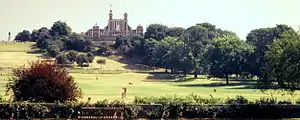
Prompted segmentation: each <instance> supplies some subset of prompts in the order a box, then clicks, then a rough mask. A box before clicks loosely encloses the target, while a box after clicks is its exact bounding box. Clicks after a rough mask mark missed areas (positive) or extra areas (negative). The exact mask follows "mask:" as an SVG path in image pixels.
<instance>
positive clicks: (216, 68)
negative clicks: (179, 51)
mask: <svg viewBox="0 0 300 120" xmlns="http://www.w3.org/2000/svg"><path fill="white" fill-rule="evenodd" d="M252 52H253V47H252V46H251V45H249V44H248V43H246V42H245V41H242V40H240V39H239V38H238V37H237V36H224V37H220V38H217V39H214V40H213V42H212V47H211V48H210V49H209V52H207V58H208V61H209V64H210V72H209V74H210V75H213V76H217V77H223V78H226V83H227V84H228V83H229V81H228V76H229V75H231V74H240V73H242V72H244V71H243V70H244V69H243V68H242V67H243V66H244V65H243V64H244V63H245V62H246V60H247V58H246V57H245V56H246V55H249V54H251V53H252Z"/></svg>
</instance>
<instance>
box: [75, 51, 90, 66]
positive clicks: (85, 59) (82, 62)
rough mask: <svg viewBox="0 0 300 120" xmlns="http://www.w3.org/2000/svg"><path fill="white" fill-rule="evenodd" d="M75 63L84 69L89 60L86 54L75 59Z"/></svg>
mask: <svg viewBox="0 0 300 120" xmlns="http://www.w3.org/2000/svg"><path fill="white" fill-rule="evenodd" d="M76 63H77V64H78V65H79V66H81V67H84V66H86V64H88V63H89V58H88V56H87V55H86V54H80V55H78V56H77V57H76Z"/></svg>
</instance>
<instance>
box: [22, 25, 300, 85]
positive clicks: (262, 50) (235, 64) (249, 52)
mask: <svg viewBox="0 0 300 120" xmlns="http://www.w3.org/2000/svg"><path fill="white" fill-rule="evenodd" d="M299 39H300V38H299V32H297V31H295V30H294V29H293V28H292V27H290V26H288V25H284V24H278V25H276V26H275V27H268V28H258V29H254V30H251V31H250V32H249V33H248V35H247V36H246V40H242V39H240V38H239V37H238V36H237V35H236V33H234V32H232V31H228V30H222V29H220V28H217V27H216V26H215V25H213V24H211V23H198V24H196V25H194V26H191V27H188V28H186V29H185V28H182V27H172V28H169V27H167V26H165V25H162V24H151V25H149V26H148V27H147V28H146V32H145V34H144V36H137V35H129V36H118V37H117V39H116V42H115V44H114V46H109V45H108V44H102V45H101V46H99V48H96V49H95V46H94V44H93V41H92V40H90V39H89V38H86V37H85V36H84V35H82V34H78V33H74V32H73V33H72V32H71V28H70V27H69V26H68V25H67V24H66V23H64V22H61V21H57V22H55V23H54V24H53V26H52V27H51V29H48V28H45V27H43V28H40V29H38V30H33V31H32V33H31V34H30V32H29V31H26V30H24V31H22V32H20V33H19V34H18V35H17V36H16V40H19V41H34V42H36V45H37V47H38V48H40V49H42V50H45V51H48V53H49V54H50V55H51V56H52V57H57V56H60V55H61V54H60V51H64V50H75V51H80V52H93V53H96V54H97V55H112V54H113V51H114V50H116V51H117V53H119V54H123V55H125V56H128V57H140V58H143V63H144V64H146V65H150V66H154V67H160V68H165V69H166V71H170V72H171V73H173V74H178V75H184V76H185V75H187V74H190V73H193V75H194V77H195V78H197V77H198V74H208V75H209V76H211V77H221V78H225V79H226V83H227V84H228V83H229V76H231V75H236V76H242V77H245V78H253V77H254V76H256V77H258V79H259V81H260V82H259V83H261V84H260V85H261V87H264V88H287V89H291V90H295V89H298V88H299V82H300V79H299V78H300V74H299V70H298V69H299V60H300V57H299V56H300V55H299V54H300V51H299V48H300V42H299ZM90 56H91V54H90ZM69 60H70V61H72V60H71V59H69ZM78 60H82V61H84V60H85V61H86V62H88V61H89V60H88V58H87V57H84V56H83V57H82V59H80V58H79V59H78ZM83 63H84V62H83Z"/></svg>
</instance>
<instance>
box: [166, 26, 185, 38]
mask: <svg viewBox="0 0 300 120" xmlns="http://www.w3.org/2000/svg"><path fill="white" fill-rule="evenodd" d="M183 33H184V28H182V27H173V28H168V29H167V32H166V36H170V37H180V36H182V35H183Z"/></svg>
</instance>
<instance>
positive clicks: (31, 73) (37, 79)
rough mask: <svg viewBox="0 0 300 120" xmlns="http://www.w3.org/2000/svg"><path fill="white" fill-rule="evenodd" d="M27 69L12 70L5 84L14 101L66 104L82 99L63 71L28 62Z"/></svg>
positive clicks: (72, 82) (71, 79) (41, 63)
mask: <svg viewBox="0 0 300 120" xmlns="http://www.w3.org/2000/svg"><path fill="white" fill-rule="evenodd" d="M28 66H29V67H28V68H26V67H25V66H21V67H19V68H16V69H14V70H13V75H12V77H11V79H10V80H9V82H8V83H7V84H6V93H8V92H9V91H12V93H13V97H14V100H16V101H32V102H56V101H60V102H66V101H76V100H77V99H78V98H81V97H82V91H81V89H80V88H79V86H78V85H77V83H75V81H74V80H73V77H72V76H70V75H69V73H68V72H67V71H66V70H65V69H61V68H56V67H53V65H50V64H47V63H43V62H39V61H37V62H30V63H29V65H28Z"/></svg>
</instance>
